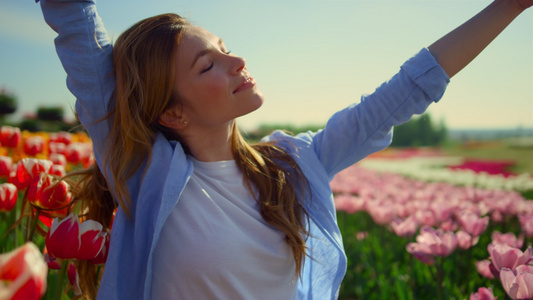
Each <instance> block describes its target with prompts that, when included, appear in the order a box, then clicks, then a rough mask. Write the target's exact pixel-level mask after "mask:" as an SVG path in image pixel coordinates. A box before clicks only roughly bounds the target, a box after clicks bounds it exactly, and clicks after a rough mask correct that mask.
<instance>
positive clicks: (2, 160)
mask: <svg viewBox="0 0 533 300" xmlns="http://www.w3.org/2000/svg"><path fill="white" fill-rule="evenodd" d="M12 168H13V159H12V158H11V157H9V156H0V177H9V173H11V169H12Z"/></svg>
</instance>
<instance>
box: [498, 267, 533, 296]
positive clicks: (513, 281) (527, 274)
mask: <svg viewBox="0 0 533 300" xmlns="http://www.w3.org/2000/svg"><path fill="white" fill-rule="evenodd" d="M500 280H501V282H502V285H503V288H504V289H505V292H507V295H509V297H511V298H512V299H531V298H533V266H526V265H521V266H518V267H517V268H516V270H514V271H513V270H510V269H508V268H503V269H502V270H501V272H500Z"/></svg>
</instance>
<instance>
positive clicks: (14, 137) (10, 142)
mask: <svg viewBox="0 0 533 300" xmlns="http://www.w3.org/2000/svg"><path fill="white" fill-rule="evenodd" d="M20 138H21V133H20V129H19V128H17V127H11V126H2V128H1V129H0V143H2V146H4V147H8V148H15V147H17V146H18V144H19V142H20Z"/></svg>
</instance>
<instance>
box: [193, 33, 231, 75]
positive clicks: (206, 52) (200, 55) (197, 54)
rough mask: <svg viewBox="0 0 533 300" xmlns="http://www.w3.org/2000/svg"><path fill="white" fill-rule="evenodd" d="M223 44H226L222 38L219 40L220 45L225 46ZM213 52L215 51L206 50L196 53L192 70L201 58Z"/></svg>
mask: <svg viewBox="0 0 533 300" xmlns="http://www.w3.org/2000/svg"><path fill="white" fill-rule="evenodd" d="M223 44H224V41H223V40H222V39H221V38H219V39H218V45H223ZM212 51H213V49H211V48H206V49H204V50H202V51H200V52H198V53H196V56H195V57H194V59H193V61H192V64H191V67H190V68H192V67H194V65H195V64H196V61H198V59H199V58H200V57H202V56H204V55H206V54H208V53H209V52H212Z"/></svg>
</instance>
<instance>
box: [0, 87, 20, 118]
mask: <svg viewBox="0 0 533 300" xmlns="http://www.w3.org/2000/svg"><path fill="white" fill-rule="evenodd" d="M16 110H17V98H16V97H15V96H13V95H9V94H7V93H5V92H4V91H2V92H0V116H3V115H6V114H12V113H14V112H15V111H16Z"/></svg>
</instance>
